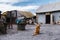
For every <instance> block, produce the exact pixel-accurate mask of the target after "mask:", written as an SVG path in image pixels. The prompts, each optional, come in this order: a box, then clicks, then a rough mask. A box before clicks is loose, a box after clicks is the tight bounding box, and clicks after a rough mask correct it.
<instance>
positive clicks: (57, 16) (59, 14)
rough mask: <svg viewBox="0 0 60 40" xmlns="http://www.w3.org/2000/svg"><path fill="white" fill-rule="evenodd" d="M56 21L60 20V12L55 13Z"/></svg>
mask: <svg viewBox="0 0 60 40" xmlns="http://www.w3.org/2000/svg"><path fill="white" fill-rule="evenodd" d="M53 15H54V22H58V21H59V20H60V12H56V13H53Z"/></svg>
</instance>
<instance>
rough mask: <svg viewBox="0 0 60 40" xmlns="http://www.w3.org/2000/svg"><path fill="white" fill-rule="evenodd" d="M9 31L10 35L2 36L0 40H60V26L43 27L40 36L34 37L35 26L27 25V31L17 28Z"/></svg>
mask: <svg viewBox="0 0 60 40" xmlns="http://www.w3.org/2000/svg"><path fill="white" fill-rule="evenodd" d="M13 26H14V29H9V30H8V34H6V35H0V40H60V25H51V24H50V25H49V24H47V25H42V26H41V29H40V34H39V35H36V36H32V35H33V31H34V29H35V25H26V30H25V31H17V29H16V28H17V26H16V25H13Z"/></svg>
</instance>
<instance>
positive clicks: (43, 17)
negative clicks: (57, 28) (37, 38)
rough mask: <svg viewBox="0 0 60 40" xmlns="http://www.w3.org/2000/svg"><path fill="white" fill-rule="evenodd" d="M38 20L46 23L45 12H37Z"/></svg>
mask: <svg viewBox="0 0 60 40" xmlns="http://www.w3.org/2000/svg"><path fill="white" fill-rule="evenodd" d="M37 21H38V23H43V24H45V14H37Z"/></svg>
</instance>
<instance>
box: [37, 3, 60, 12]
mask: <svg viewBox="0 0 60 40" xmlns="http://www.w3.org/2000/svg"><path fill="white" fill-rule="evenodd" d="M56 10H60V2H57V3H50V4H46V5H41V6H40V7H39V8H38V9H37V10H36V12H37V13H41V12H49V11H56Z"/></svg>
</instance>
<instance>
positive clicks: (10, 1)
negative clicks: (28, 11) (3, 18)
mask: <svg viewBox="0 0 60 40" xmlns="http://www.w3.org/2000/svg"><path fill="white" fill-rule="evenodd" d="M25 1H28V0H0V3H4V4H7V3H8V4H14V3H17V2H25Z"/></svg>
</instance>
